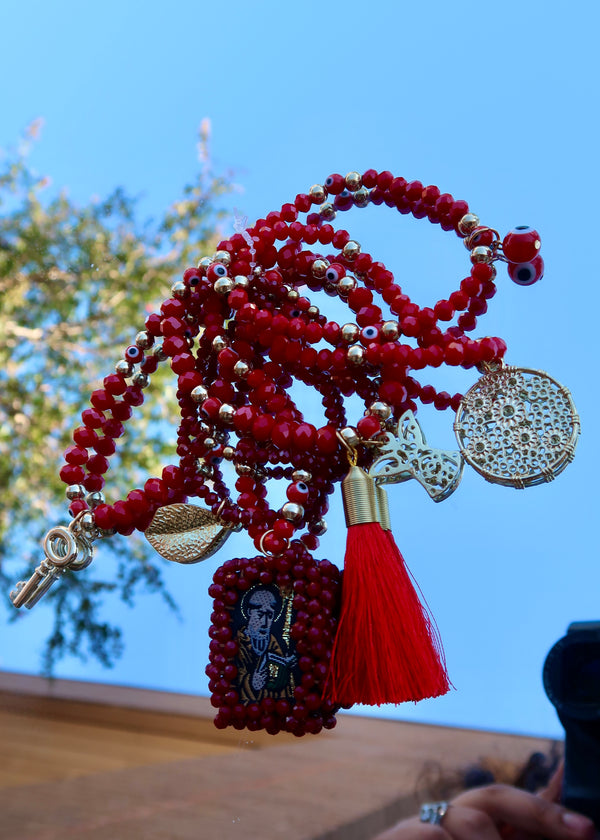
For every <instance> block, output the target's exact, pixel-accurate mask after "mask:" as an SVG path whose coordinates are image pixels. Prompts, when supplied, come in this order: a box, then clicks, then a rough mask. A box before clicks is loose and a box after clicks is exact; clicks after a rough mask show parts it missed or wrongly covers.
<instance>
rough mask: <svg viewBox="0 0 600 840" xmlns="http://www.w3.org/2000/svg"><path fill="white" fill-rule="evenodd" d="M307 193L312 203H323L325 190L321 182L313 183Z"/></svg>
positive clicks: (325, 194)
mask: <svg viewBox="0 0 600 840" xmlns="http://www.w3.org/2000/svg"><path fill="white" fill-rule="evenodd" d="M308 194H309V196H310V198H311V199H312V201H313V204H323V202H324V201H325V199H326V198H327V190H326V189H325V187H324V186H323V185H322V184H313V185H312V187H311V188H310V189H309V191H308Z"/></svg>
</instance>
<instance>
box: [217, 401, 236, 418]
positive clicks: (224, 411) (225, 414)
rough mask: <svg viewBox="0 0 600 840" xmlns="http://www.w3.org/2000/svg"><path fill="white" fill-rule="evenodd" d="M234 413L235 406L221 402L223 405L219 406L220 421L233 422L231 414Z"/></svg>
mask: <svg viewBox="0 0 600 840" xmlns="http://www.w3.org/2000/svg"><path fill="white" fill-rule="evenodd" d="M234 414H235V408H234V407H233V406H232V405H229V403H223V405H222V406H221V407H220V408H219V420H220V421H221V422H222V423H233V415H234Z"/></svg>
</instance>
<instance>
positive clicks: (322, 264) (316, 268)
mask: <svg viewBox="0 0 600 840" xmlns="http://www.w3.org/2000/svg"><path fill="white" fill-rule="evenodd" d="M328 268H329V263H328V262H327V260H320V259H316V260H315V261H314V263H313V264H312V269H311V270H312V276H313V277H316V278H317V280H322V279H323V277H325V273H326V271H327V269H328Z"/></svg>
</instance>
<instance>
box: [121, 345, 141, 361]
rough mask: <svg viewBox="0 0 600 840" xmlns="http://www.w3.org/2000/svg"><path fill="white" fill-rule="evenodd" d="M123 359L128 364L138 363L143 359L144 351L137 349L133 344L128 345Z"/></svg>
mask: <svg viewBox="0 0 600 840" xmlns="http://www.w3.org/2000/svg"><path fill="white" fill-rule="evenodd" d="M125 358H126V359H127V361H128V362H132V363H133V364H137V363H138V362H141V361H142V359H143V358H144V351H143V350H142V349H141V347H137V346H136V345H135V344H130V345H129V347H128V348H127V349H126V350H125Z"/></svg>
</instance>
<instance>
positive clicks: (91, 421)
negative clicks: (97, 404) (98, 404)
mask: <svg viewBox="0 0 600 840" xmlns="http://www.w3.org/2000/svg"><path fill="white" fill-rule="evenodd" d="M81 419H82V420H83V422H84V425H86V426H87V427H88V429H99V428H101V426H102V424H103V423H104V420H105V417H104V414H103V413H102V412H101V411H98V410H97V409H95V408H86V409H84V410H83V411H82V412H81Z"/></svg>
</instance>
